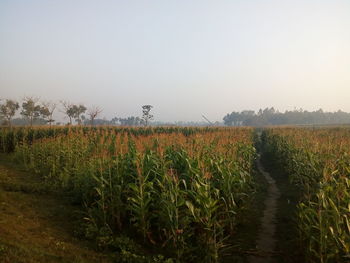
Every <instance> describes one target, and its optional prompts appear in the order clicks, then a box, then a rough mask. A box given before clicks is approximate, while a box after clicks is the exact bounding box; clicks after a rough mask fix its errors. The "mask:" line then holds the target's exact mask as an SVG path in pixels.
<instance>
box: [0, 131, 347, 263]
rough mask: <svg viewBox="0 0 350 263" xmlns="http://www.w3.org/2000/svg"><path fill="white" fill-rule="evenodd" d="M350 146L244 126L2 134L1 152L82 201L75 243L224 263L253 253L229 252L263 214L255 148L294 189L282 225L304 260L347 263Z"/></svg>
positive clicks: (125, 256)
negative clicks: (244, 229) (245, 224)
mask: <svg viewBox="0 0 350 263" xmlns="http://www.w3.org/2000/svg"><path fill="white" fill-rule="evenodd" d="M349 146H350V130H349V129H348V128H328V129H323V128H320V129H311V128H310V129H308V128H303V129H301V128H267V129H264V130H263V132H262V134H261V135H260V136H259V135H258V133H257V132H256V131H255V130H254V129H253V128H177V127H164V128H163V127H160V128H117V127H98V128H96V127H93V128H90V127H79V126H76V127H53V128H34V129H29V128H12V129H5V128H4V129H2V130H1V131H0V151H2V152H3V154H2V156H7V157H6V158H7V160H8V162H10V163H12V164H13V165H15V166H16V165H17V166H20V167H23V168H24V170H25V171H27V173H28V176H31V177H33V178H34V177H35V178H37V179H38V180H39V182H40V183H39V184H40V186H41V187H42V188H43V189H45V191H54V192H58V193H60V194H61V195H62V196H68V197H69V200H70V202H71V203H74V204H75V205H77V206H78V207H80V208H81V209H82V211H83V213H82V215H80V217H79V218H78V220H79V222H81V223H80V225H81V229H80V233H79V236H80V238H81V239H84V240H92V242H93V243H94V244H95V247H96V249H97V250H99V251H109V252H111V251H112V253H113V254H114V257H113V258H114V261H115V262H200V261H203V262H226V261H225V260H226V259H225V257H226V258H227V255H230V254H231V255H232V254H234V253H242V254H249V253H254V254H259V253H258V251H256V250H259V248H252V249H253V250H254V251H253V252H252V251H243V250H242V249H237V248H235V246H236V244H237V240H236V241H235V239H237V235H238V236H239V235H240V234H239V232H240V230H241V229H240V228H241V226H242V224H243V221H245V218H244V216H246V215H249V213H247V210H248V211H249V210H251V211H252V212H253V216H251V217H257V215H260V214H261V213H260V212H261V211H262V210H263V209H264V207H263V206H260V207H259V205H256V206H255V207H258V209H259V210H261V211H260V212H259V211H253V210H254V209H255V208H254V209H253V208H252V207H253V206H252V202H258V204H259V202H260V201H254V198H255V199H257V198H256V196H258V195H259V191H260V192H261V190H259V187H261V186H259V185H258V184H259V180H261V178H260V179H259V175H257V174H259V169H258V168H257V166H256V160H258V159H259V155H262V156H263V157H264V158H265V159H268V160H269V161H270V162H272V163H274V164H276V165H277V166H278V167H279V171H280V174H281V176H283V177H285V178H286V180H288V181H290V183H291V185H294V187H298V189H299V191H300V197H299V196H298V198H297V200H296V201H295V203H292V204H291V205H293V206H294V207H295V209H296V213H295V214H293V215H292V216H293V218H292V219H290V222H291V223H290V224H294V223H295V225H296V226H295V233H293V235H294V237H295V239H297V240H298V244H299V247H298V250H300V251H301V253H302V255H303V260H304V261H305V262H346V259H347V257H349V254H350V247H349V244H350V240H349V238H350V214H349V213H350V207H349V204H350V179H349V173H350V166H349V164H350V162H349V161H350V159H349V149H350V147H349ZM264 158H263V159H264ZM287 178H288V179H287ZM277 186H278V185H277ZM286 191H289V190H288V189H287V190H286ZM262 192H263V191H262ZM252 200H253V201H252ZM279 206H281V205H279ZM259 213H260V214H259ZM278 213H283V209H282V208H281V207H278V209H277V214H278ZM250 214H252V213H250ZM247 220H248V218H247ZM250 220H251V219H250ZM255 220H256V221H257V222H258V221H259V218H255ZM249 222H250V221H249ZM252 227H253V226H252ZM260 231H262V230H260ZM253 234H254V233H253ZM255 234H256V235H257V233H255ZM249 235H251V233H249ZM239 238H240V239H241V236H239ZM253 238H254V237H253ZM242 242H244V241H242ZM238 243H239V242H238ZM5 252H6V251H5ZM109 252H106V253H109ZM276 253H277V254H278V253H280V254H281V253H285V251H279V252H278V251H277V252H276ZM225 255H226V256H225ZM261 256H262V257H263V256H264V255H261ZM283 256H285V255H284V254H283ZM244 262H246V261H244Z"/></svg>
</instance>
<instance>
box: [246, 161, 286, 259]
mask: <svg viewBox="0 0 350 263" xmlns="http://www.w3.org/2000/svg"><path fill="white" fill-rule="evenodd" d="M257 167H258V170H259V171H260V172H261V174H262V175H263V176H264V178H265V179H266V181H267V183H268V187H267V198H266V199H265V201H264V206H265V209H264V214H263V217H262V218H261V230H260V232H259V235H258V238H257V244H256V248H257V251H258V253H257V255H254V256H250V257H249V258H248V260H249V262H250V263H268V262H269V263H270V262H275V260H274V259H273V255H274V253H275V248H276V242H277V239H276V236H275V232H276V225H277V222H276V221H277V218H276V215H277V208H278V207H277V203H278V199H279V197H280V191H279V189H278V187H277V184H276V181H275V180H274V179H273V178H272V177H271V176H270V174H269V173H268V172H266V171H265V170H264V168H263V166H262V164H261V161H260V159H259V160H258V162H257Z"/></svg>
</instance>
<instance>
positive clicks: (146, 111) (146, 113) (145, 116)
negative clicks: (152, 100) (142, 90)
mask: <svg viewBox="0 0 350 263" xmlns="http://www.w3.org/2000/svg"><path fill="white" fill-rule="evenodd" d="M152 108H153V106H152V105H143V106H142V121H143V123H144V125H145V126H147V125H148V122H149V121H150V120H152V118H153V115H151V114H150V111H151V109H152Z"/></svg>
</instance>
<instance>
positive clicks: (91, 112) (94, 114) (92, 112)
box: [87, 106, 102, 126]
mask: <svg viewBox="0 0 350 263" xmlns="http://www.w3.org/2000/svg"><path fill="white" fill-rule="evenodd" d="M101 112H102V109H100V108H99V107H97V106H92V107H91V108H89V110H88V113H87V114H88V115H89V117H90V123H91V126H94V120H95V119H96V117H97V116H98V115H99V114H100V113H101Z"/></svg>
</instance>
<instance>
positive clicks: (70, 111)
mask: <svg viewBox="0 0 350 263" xmlns="http://www.w3.org/2000/svg"><path fill="white" fill-rule="evenodd" d="M61 104H62V106H63V108H64V110H63V113H64V114H66V115H67V117H68V118H69V124H70V125H72V119H73V118H74V108H73V106H74V105H73V104H72V103H70V102H68V101H61Z"/></svg>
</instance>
